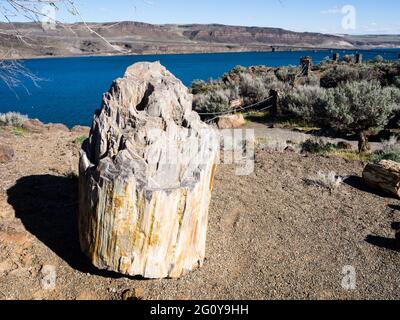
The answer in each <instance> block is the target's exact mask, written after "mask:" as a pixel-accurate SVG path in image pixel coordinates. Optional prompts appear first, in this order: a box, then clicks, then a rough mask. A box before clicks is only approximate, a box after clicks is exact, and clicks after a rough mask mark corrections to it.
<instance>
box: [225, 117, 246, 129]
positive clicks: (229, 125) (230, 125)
mask: <svg viewBox="0 0 400 320" xmlns="http://www.w3.org/2000/svg"><path fill="white" fill-rule="evenodd" d="M245 124H246V120H245V119H244V116H243V115H242V114H233V115H228V116H222V117H220V118H219V119H218V128H219V129H237V128H240V127H242V126H244V125H245Z"/></svg>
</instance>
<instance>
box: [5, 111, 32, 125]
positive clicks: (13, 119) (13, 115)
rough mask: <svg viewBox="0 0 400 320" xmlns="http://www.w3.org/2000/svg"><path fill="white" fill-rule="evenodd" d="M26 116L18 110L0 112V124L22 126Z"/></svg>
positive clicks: (26, 118)
mask: <svg viewBox="0 0 400 320" xmlns="http://www.w3.org/2000/svg"><path fill="white" fill-rule="evenodd" d="M26 120H28V116H26V115H22V114H20V113H19V112H7V113H0V126H12V127H22V125H23V123H24V122H25V121H26Z"/></svg>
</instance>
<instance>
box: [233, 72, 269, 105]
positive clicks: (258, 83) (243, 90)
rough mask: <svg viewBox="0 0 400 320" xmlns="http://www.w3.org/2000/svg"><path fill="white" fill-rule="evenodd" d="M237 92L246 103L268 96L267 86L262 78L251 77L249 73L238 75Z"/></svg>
mask: <svg viewBox="0 0 400 320" xmlns="http://www.w3.org/2000/svg"><path fill="white" fill-rule="evenodd" d="M239 93H240V95H241V96H242V97H243V98H244V101H245V103H246V104H251V103H255V102H258V101H262V100H264V99H265V98H267V97H268V96H269V88H267V83H266V82H264V81H263V79H262V78H253V77H252V76H251V75H250V74H244V75H242V76H241V77H240V87H239Z"/></svg>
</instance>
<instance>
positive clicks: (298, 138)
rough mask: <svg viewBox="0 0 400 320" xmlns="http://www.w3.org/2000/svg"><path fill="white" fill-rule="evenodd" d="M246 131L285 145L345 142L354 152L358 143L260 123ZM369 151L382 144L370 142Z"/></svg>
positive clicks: (380, 146)
mask: <svg viewBox="0 0 400 320" xmlns="http://www.w3.org/2000/svg"><path fill="white" fill-rule="evenodd" d="M246 128H247V129H254V132H255V136H256V138H267V139H268V140H269V141H273V142H278V143H285V142H286V141H292V142H294V143H297V144H300V143H302V142H304V141H306V140H308V139H310V138H311V139H312V138H320V139H321V140H323V141H324V142H326V143H327V142H331V143H338V142H341V141H343V142H347V143H350V144H351V145H352V147H353V149H354V150H357V149H358V141H348V140H344V139H333V138H327V137H316V136H315V135H312V134H306V133H302V132H299V131H294V130H289V129H280V128H269V127H268V126H267V125H264V124H261V123H250V124H248V125H247V126H246ZM370 145H371V150H372V151H377V150H381V149H382V143H379V142H371V143H370Z"/></svg>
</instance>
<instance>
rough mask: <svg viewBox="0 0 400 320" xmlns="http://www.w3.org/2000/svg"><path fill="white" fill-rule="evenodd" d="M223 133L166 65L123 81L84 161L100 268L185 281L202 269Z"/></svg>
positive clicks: (83, 195)
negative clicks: (200, 111)
mask: <svg viewBox="0 0 400 320" xmlns="http://www.w3.org/2000/svg"><path fill="white" fill-rule="evenodd" d="M217 149H218V137H217V132H216V131H215V130H214V129H212V128H211V127H209V126H208V125H206V124H205V123H203V122H201V120H200V118H199V116H198V114H197V113H195V112H193V111H192V95H191V94H189V91H188V89H187V88H186V87H185V86H184V85H183V84H182V83H181V81H179V80H177V79H176V78H175V77H174V76H173V75H172V74H171V73H170V72H168V71H167V70H166V69H165V68H164V67H162V66H161V65H160V64H159V63H138V64H135V65H133V66H131V67H129V68H128V69H127V71H126V73H125V76H124V77H123V78H121V79H117V80H116V81H114V83H113V85H112V87H111V89H110V91H109V92H108V93H106V94H105V95H104V98H103V105H102V108H101V110H100V111H98V112H97V113H96V115H95V117H94V122H93V126H92V128H91V132H90V137H89V139H88V140H87V141H86V142H85V143H84V144H83V147H82V150H81V156H80V179H79V180H80V181H79V184H80V213H79V228H80V231H79V233H80V243H81V248H82V250H83V251H84V252H85V253H86V254H87V255H88V256H89V258H90V259H91V261H92V263H93V264H94V265H95V266H97V267H98V268H100V269H106V270H110V271H115V272H118V273H121V274H125V275H131V276H136V275H140V276H143V277H145V278H166V277H171V278H177V277H181V276H182V275H184V274H185V273H187V272H188V271H190V270H192V269H194V268H197V267H198V266H201V265H202V263H203V260H204V256H205V245H206V234H207V224H208V207H209V202H210V198H211V192H212V186H213V176H214V171H215V165H216V160H217Z"/></svg>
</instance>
